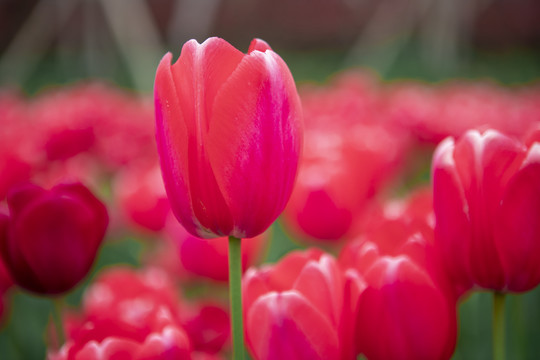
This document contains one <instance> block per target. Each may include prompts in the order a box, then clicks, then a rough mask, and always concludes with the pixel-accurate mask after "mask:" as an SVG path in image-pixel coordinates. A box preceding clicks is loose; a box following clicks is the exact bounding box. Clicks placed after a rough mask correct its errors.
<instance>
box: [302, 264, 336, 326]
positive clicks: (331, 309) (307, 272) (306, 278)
mask: <svg viewBox="0 0 540 360" xmlns="http://www.w3.org/2000/svg"><path fill="white" fill-rule="evenodd" d="M293 289H294V290H296V291H298V292H299V293H300V294H302V295H303V296H304V297H305V298H306V299H307V300H308V301H310V302H311V304H312V305H313V306H314V307H315V308H317V309H319V311H320V312H321V313H322V314H327V315H328V320H330V321H331V323H332V325H334V326H335V327H337V326H338V324H339V320H340V315H341V306H342V303H343V283H342V278H341V274H340V273H339V272H338V268H337V265H336V263H335V261H334V259H333V258H332V257H330V256H328V255H323V256H322V257H321V258H320V259H319V261H318V262H315V261H310V262H309V263H307V264H306V266H304V268H303V269H302V272H301V273H300V274H299V275H298V277H297V279H296V282H295V284H294V287H293Z"/></svg>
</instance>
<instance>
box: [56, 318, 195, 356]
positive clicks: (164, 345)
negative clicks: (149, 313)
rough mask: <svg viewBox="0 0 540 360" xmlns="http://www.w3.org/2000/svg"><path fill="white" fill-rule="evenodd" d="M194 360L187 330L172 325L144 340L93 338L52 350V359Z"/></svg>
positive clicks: (111, 337)
mask: <svg viewBox="0 0 540 360" xmlns="http://www.w3.org/2000/svg"><path fill="white" fill-rule="evenodd" d="M112 359H126V360H127V359H130V360H156V359H163V360H177V359H178V360H191V349H190V344H189V339H188V337H187V335H186V333H185V332H184V331H183V330H182V329H181V328H178V327H175V326H172V325H169V326H167V327H165V328H163V330H161V331H159V332H153V333H151V334H150V335H148V336H147V337H146V339H144V340H143V341H136V340H132V339H125V338H119V337H114V336H109V337H106V338H105V339H103V340H101V341H95V340H92V341H89V342H87V343H86V344H84V345H83V346H82V347H81V348H76V347H74V345H73V343H71V342H70V343H67V344H66V345H65V346H64V347H63V348H62V350H61V351H60V352H59V353H51V354H49V356H48V360H112Z"/></svg>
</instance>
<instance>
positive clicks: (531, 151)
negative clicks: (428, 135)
mask: <svg viewBox="0 0 540 360" xmlns="http://www.w3.org/2000/svg"><path fill="white" fill-rule="evenodd" d="M432 176H433V192H434V195H433V196H434V200H433V201H434V210H435V215H436V228H435V231H436V240H437V242H438V246H440V248H441V253H442V255H443V257H444V261H445V264H446V267H447V269H448V272H449V273H450V274H451V276H452V278H453V280H454V281H455V282H456V283H460V284H463V286H471V285H477V286H479V287H481V288H486V289H492V290H496V291H501V292H504V291H513V292H522V291H528V290H530V289H532V288H534V287H535V286H537V285H538V284H539V283H540V265H539V264H540V223H539V222H538V219H539V217H540V186H539V184H540V144H539V143H536V142H532V143H531V144H530V146H526V145H525V144H523V143H521V142H519V141H517V140H515V139H512V138H510V137H508V136H506V135H503V134H501V133H499V132H497V131H494V130H488V131H485V132H483V133H480V132H478V131H474V130H471V131H468V132H467V133H465V134H464V135H463V136H462V137H461V138H459V139H458V140H454V139H452V138H447V139H446V140H444V141H443V142H442V143H441V144H440V145H439V146H438V148H437V150H436V152H435V154H434V156H433V169H432Z"/></svg>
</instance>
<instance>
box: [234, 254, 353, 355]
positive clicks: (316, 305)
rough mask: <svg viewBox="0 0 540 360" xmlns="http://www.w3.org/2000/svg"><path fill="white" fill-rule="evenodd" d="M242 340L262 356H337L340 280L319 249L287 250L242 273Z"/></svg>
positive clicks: (338, 273) (340, 350)
mask: <svg viewBox="0 0 540 360" xmlns="http://www.w3.org/2000/svg"><path fill="white" fill-rule="evenodd" d="M243 292H244V300H245V305H244V314H245V328H246V339H247V344H248V347H249V348H250V350H251V353H252V356H253V357H254V359H256V360H263V359H291V360H297V359H298V360H299V359H306V360H307V359H340V358H341V355H342V351H343V352H345V351H344V349H342V346H341V340H340V329H341V321H342V307H343V278H342V274H341V272H340V271H339V268H338V267H337V264H336V262H335V260H334V259H333V258H332V257H331V256H330V255H326V254H323V253H322V252H321V251H319V250H315V249H312V250H308V251H305V252H298V251H297V252H291V253H290V254H288V255H287V256H285V257H284V258H283V259H282V260H281V261H280V262H279V263H277V264H276V265H273V266H266V267H263V268H261V269H254V268H251V269H249V270H248V271H247V272H246V274H245V276H244V283H243Z"/></svg>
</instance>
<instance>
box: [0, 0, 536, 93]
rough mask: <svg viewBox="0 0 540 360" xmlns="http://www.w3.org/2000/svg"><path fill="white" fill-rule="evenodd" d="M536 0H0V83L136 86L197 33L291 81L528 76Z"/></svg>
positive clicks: (514, 79) (146, 84)
mask: <svg viewBox="0 0 540 360" xmlns="http://www.w3.org/2000/svg"><path fill="white" fill-rule="evenodd" d="M539 16H540V3H539V2H538V1H536V0H455V1H451V2H449V1H444V0H406V1H403V0H381V1H372V0H371V1H370V0H256V1H252V0H108V1H105V0H2V1H0V54H1V56H0V84H2V85H6V84H17V85H19V86H22V87H23V88H24V89H27V90H28V91H31V92H33V91H36V90H38V89H41V88H42V87H43V86H46V85H50V84H56V83H65V82H70V81H73V80H76V79H81V78H86V77H99V78H104V79H108V80H111V81H112V82H114V83H118V84H121V85H124V86H127V87H132V88H136V89H138V90H141V91H145V92H148V91H150V90H151V86H152V82H153V73H152V72H151V71H148V70H147V69H149V68H153V67H155V66H156V64H157V62H158V60H159V59H160V58H161V56H162V55H163V53H164V52H166V51H172V52H173V54H175V55H178V54H179V51H180V48H181V44H183V43H184V42H185V41H187V40H189V39H191V38H195V39H197V40H198V41H199V42H201V41H204V39H206V38H207V37H209V36H220V37H223V38H225V39H227V40H228V41H229V42H231V43H232V44H233V45H235V46H237V47H238V48H239V49H244V50H245V49H247V45H248V44H249V41H250V40H251V39H252V38H253V37H260V38H262V39H265V40H266V41H268V42H269V43H270V44H271V45H272V46H273V47H274V48H275V49H276V50H277V51H278V52H279V53H280V54H281V55H282V56H283V57H284V59H285V60H286V61H287V63H288V64H289V65H290V67H291V69H292V72H293V75H295V78H296V79H297V80H298V81H306V80H319V81H320V80H324V79H326V78H327V77H328V76H329V75H330V74H332V73H334V72H335V71H338V70H340V69H342V68H344V67H350V66H365V67H368V68H370V69H373V70H375V71H376V72H377V73H378V74H379V75H380V76H382V77H383V79H394V78H402V77H413V78H421V79H427V80H441V79H444V78H448V77H455V76H461V77H476V78H477V77H489V78H492V79H495V80H500V81H502V82H504V83H519V82H521V83H523V82H528V81H531V80H533V79H534V78H536V77H537V76H538V75H539V74H540V61H539V60H540V55H539V44H540V21H539V20H538V19H539Z"/></svg>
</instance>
